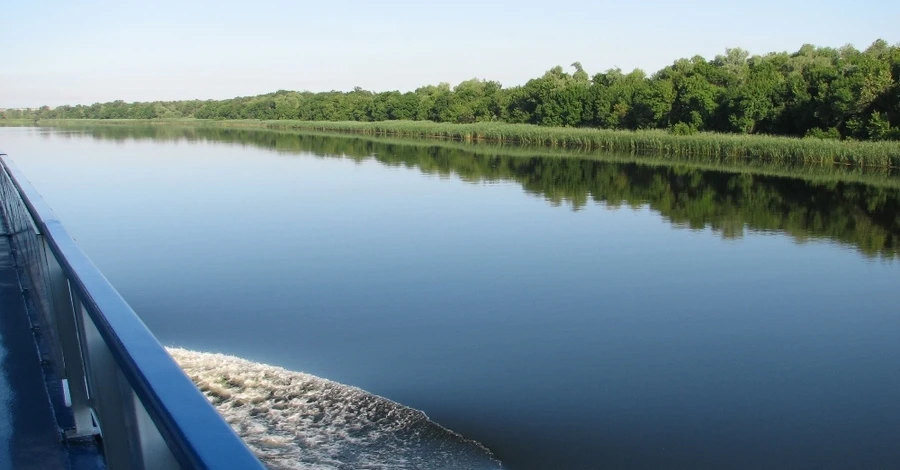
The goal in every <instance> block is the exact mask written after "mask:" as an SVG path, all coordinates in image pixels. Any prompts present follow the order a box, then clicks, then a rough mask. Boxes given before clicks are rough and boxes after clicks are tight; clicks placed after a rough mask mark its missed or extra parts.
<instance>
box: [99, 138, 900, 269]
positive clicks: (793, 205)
mask: <svg viewBox="0 0 900 470" xmlns="http://www.w3.org/2000/svg"><path fill="white" fill-rule="evenodd" d="M83 129H84V130H85V131H86V132H88V133H89V134H90V135H93V136H94V137H95V138H98V139H113V140H126V139H155V140H160V139H162V140H183V139H187V140H203V141H215V142H232V143H241V144H249V145H254V146H257V147H261V148H266V149H273V150H276V151H278V152H282V153H285V154H297V153H312V154H315V155H318V156H320V157H322V158H340V157H336V156H338V155H341V156H343V157H344V158H351V159H353V160H356V161H364V160H369V159H375V160H377V161H379V162H381V163H382V164H385V165H392V166H403V167H407V168H417V169H419V170H420V171H422V172H424V173H426V174H438V175H442V176H451V175H456V176H458V177H460V178H461V179H463V180H465V181H469V182H482V181H516V182H518V183H519V184H521V185H522V187H523V188H524V190H525V191H527V192H529V193H532V194H535V195H539V196H541V197H543V198H545V199H546V200H548V201H549V202H550V203H552V204H554V205H559V204H563V203H566V204H569V205H571V206H572V207H573V208H574V209H580V208H582V207H584V206H586V205H588V204H591V203H595V202H597V203H604V204H605V205H607V206H609V207H620V206H628V207H641V206H644V205H649V207H650V208H651V209H653V210H655V211H657V212H659V213H660V214H661V215H662V216H663V217H665V218H666V219H668V220H669V221H670V222H671V223H672V224H674V225H676V226H679V227H686V228H691V229H702V228H711V229H713V230H715V231H717V232H718V233H720V234H721V235H722V236H723V237H726V238H733V237H740V236H742V235H743V234H744V232H745V230H757V231H780V232H784V233H787V234H789V235H790V236H792V237H793V238H794V239H795V240H797V241H799V242H804V241H807V240H811V239H826V240H833V241H837V242H840V243H844V244H848V245H850V246H853V247H855V248H856V249H858V250H860V251H861V252H862V253H864V254H865V255H867V256H872V257H879V256H880V257H886V258H894V257H896V256H898V255H900V187H897V186H896V185H895V184H893V185H892V184H888V185H873V184H863V183H858V182H853V181H847V180H845V179H843V176H842V175H838V176H840V178H827V177H820V178H816V179H805V178H794V177H783V176H771V175H760V174H755V173H748V172H734V171H720V170H716V169H705V168H698V167H695V166H691V165H687V164H676V165H673V164H671V162H668V163H655V164H651V165H648V164H646V163H644V160H634V159H631V160H630V161H629V160H627V159H628V158H629V157H628V156H622V158H623V160H622V161H615V160H610V159H608V158H604V159H594V158H590V157H589V156H587V155H580V154H579V153H578V152H574V153H566V152H561V153H560V155H562V157H553V156H535V154H536V153H537V151H533V150H528V149H521V148H511V149H509V148H504V147H501V146H487V145H469V144H464V143H453V142H428V141H403V140H400V139H383V138H372V137H342V136H333V135H325V134H298V133H292V132H275V131H266V130H255V129H240V128H205V127H175V126H143V127H126V126H92V127H85V128H83ZM565 157H572V158H565ZM584 157H587V158H584ZM611 158H616V157H615V156H611ZM638 162H640V163H638ZM816 171H823V170H821V169H817V170H816ZM817 176H820V175H819V174H817ZM890 182H892V183H895V182H896V181H895V180H890Z"/></svg>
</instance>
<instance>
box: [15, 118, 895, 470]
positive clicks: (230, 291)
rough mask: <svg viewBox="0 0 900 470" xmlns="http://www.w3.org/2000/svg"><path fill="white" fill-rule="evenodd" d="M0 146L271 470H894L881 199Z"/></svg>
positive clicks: (870, 189)
mask: <svg viewBox="0 0 900 470" xmlns="http://www.w3.org/2000/svg"><path fill="white" fill-rule="evenodd" d="M0 149H3V150H4V151H6V152H7V153H8V154H9V155H10V156H11V157H12V158H13V160H14V161H15V163H16V164H17V165H18V166H19V167H20V169H22V171H23V173H24V174H25V175H26V176H27V177H28V178H29V179H30V180H31V181H32V182H33V183H34V185H35V186H36V187H37V189H38V191H40V192H41V193H42V194H43V196H44V197H45V199H46V200H47V201H48V203H49V204H50V205H51V207H53V208H54V210H55V211H56V212H57V214H58V215H59V217H60V219H61V220H62V221H63V223H64V224H65V225H66V227H67V228H68V229H69V231H70V232H71V233H72V234H73V236H74V237H75V238H76V239H77V241H78V242H79V244H80V245H81V246H82V248H83V249H84V250H85V251H86V252H87V254H88V255H89V256H90V257H91V258H92V259H93V260H94V262H95V263H96V264H97V265H98V266H99V268H100V269H101V271H102V272H103V273H104V274H105V275H106V276H107V277H108V278H109V279H110V281H111V282H112V283H113V285H115V286H116V288H117V289H118V290H119V291H120V292H121V293H122V295H123V296H124V297H125V299H126V300H127V301H128V302H129V303H130V304H131V305H132V306H133V307H134V309H135V311H136V312H137V313H138V314H139V315H140V316H141V318H142V319H143V320H144V322H145V323H146V324H147V325H148V327H149V328H150V330H151V331H152V332H153V333H154V334H155V335H156V336H157V337H158V338H159V339H160V341H161V342H162V343H163V344H164V345H166V346H170V347H173V348H183V349H179V350H175V351H176V354H178V355H180V356H179V357H180V359H179V360H180V361H181V362H183V364H187V365H185V367H186V369H189V368H193V369H191V370H189V372H191V371H193V372H192V375H193V376H194V377H195V380H198V381H200V380H204V379H203V378H204V377H207V375H208V374H212V375H211V376H216V374H223V373H229V374H233V375H234V376H236V377H237V376H240V377H242V378H241V379H240V384H238V385H234V383H237V379H235V381H233V382H234V383H233V384H232V385H234V387H233V389H230V390H219V389H216V386H215V385H214V384H212V385H211V384H207V387H206V388H205V389H204V391H206V392H207V393H208V394H213V395H215V397H212V398H213V401H214V402H216V403H217V404H218V405H219V407H220V409H221V410H223V413H225V414H226V416H227V417H229V420H230V421H231V422H232V424H233V425H235V427H236V428H238V429H239V431H241V432H242V433H243V434H244V435H245V436H250V437H252V438H253V439H254V440H253V442H251V444H252V445H253V446H254V449H255V450H257V451H258V452H260V453H262V454H263V457H264V458H266V459H268V460H267V463H268V464H270V465H272V466H273V467H275V468H497V467H498V466H499V465H501V464H499V463H498V461H499V462H502V467H503V468H509V469H513V470H517V469H543V468H567V469H581V468H584V469H589V468H617V469H653V468H670V469H675V468H684V469H688V468H732V469H737V468H747V469H755V468H892V467H893V466H895V465H896V463H897V462H900V447H898V446H897V442H900V426H898V423H900V399H898V396H897V394H898V391H900V361H898V358H900V341H898V340H897V332H898V331H900V307H898V300H900V291H898V286H900V263H898V259H900V178H898V177H896V176H894V175H885V174H876V175H874V176H869V175H866V174H863V173H861V172H854V171H834V172H831V171H830V170H828V171H820V170H816V169H809V168H799V169H798V168H794V169H778V168H769V167H758V168H749V169H747V168H744V169H741V168H729V167H717V166H715V165H709V164H707V165H704V164H702V163H696V162H693V163H692V162H682V163H678V164H675V165H670V164H665V163H664V162H660V160H656V159H653V158H647V159H639V158H638V159H636V158H632V157H630V156H627V155H595V154H586V153H585V154H582V153H578V152H575V151H572V152H560V155H559V156H556V155H551V153H552V152H550V151H545V150H529V149H521V148H516V147H498V146H475V145H467V144H462V143H453V142H439V141H430V142H429V141H418V142H415V141H412V142H409V141H400V140H397V139H390V138H363V137H355V136H329V135H320V134H300V133H292V132H272V131H265V130H249V129H221V128H219V129H204V128H190V127H166V126H155V127H151V126H143V127H125V126H94V127H87V126H86V127H79V128H55V129H51V128H36V127H32V128H0ZM200 352H203V353H222V354H227V355H228V356H229V357H226V356H215V355H208V354H202V353H200ZM264 364H266V365H264ZM270 366H271V367H270ZM223 371H226V372H223ZM204 374H207V375H204ZM326 379H327V380H326ZM239 388H240V390H238V389H239ZM289 389H290V390H293V391H291V392H290V393H292V394H293V395H291V396H292V397H294V398H296V400H294V401H293V402H291V403H293V404H292V405H291V407H290V408H288V409H287V410H285V409H284V407H283V406H282V407H281V408H279V407H278V406H273V404H272V403H266V402H265V400H268V399H271V397H273V396H277V395H279V394H286V393H288V391H286V390H289ZM216 394H217V395H216ZM235 397H242V398H240V400H242V401H240V402H239V405H243V404H246V403H251V404H254V406H260V407H262V411H259V410H255V411H254V410H253V409H249V408H247V407H243V408H242V409H240V410H238V408H241V407H240V406H235V403H238V402H237V401H236V400H237V398H235ZM248 397H249V398H248ZM253 397H262V398H253ZM267 397H268V398H267ZM298 397H299V398H298ZM254 400H255V401H254ZM311 406H313V407H318V408H316V409H315V410H313V411H310V407H311ZM248 410H249V411H248ZM323 410H324V411H323ZM334 410H338V412H334ZM418 410H420V411H418ZM335 413H337V414H335ZM423 413H424V414H423ZM322 416H326V417H327V419H326V420H325V421H324V422H323V421H322ZM426 416H427V417H426Z"/></svg>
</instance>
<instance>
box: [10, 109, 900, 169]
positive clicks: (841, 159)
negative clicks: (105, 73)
mask: <svg viewBox="0 0 900 470" xmlns="http://www.w3.org/2000/svg"><path fill="white" fill-rule="evenodd" d="M0 122H3V121H0ZM34 123H35V122H32V124H34ZM78 123H80V124H124V125H146V124H169V125H200V126H217V127H248V128H267V129H284V130H303V131H319V132H339V133H350V134H363V135H384V136H396V137H404V138H428V139H444V140H456V141H463V142H488V143H496V144H515V145H524V146H530V147H543V148H550V149H583V150H587V151H607V152H623V153H630V154H634V155H641V156H650V157H653V156H656V157H665V158H673V159H675V160H677V159H684V158H703V159H706V160H708V161H719V162H724V161H733V162H740V161H759V162H763V163H772V164H803V165H822V166H851V167H866V168H882V169H896V168H900V142H893V141H882V142H867V141H841V140H831V139H820V138H793V137H782V136H762V135H738V134H720V133H696V134H690V135H676V134H672V133H669V132H665V131H661V130H655V129H654V130H642V131H628V130H611V129H578V128H559V127H545V126H536V125H530V124H508V123H495V122H481V123H472V124H453V123H435V122H430V121H379V122H356V121H347V122H332V121H293V120H269V121H261V120H202V119H149V120H144V119H65V120H52V119H48V120H38V121H36V124H38V125H50V126H54V125H71V124H78Z"/></svg>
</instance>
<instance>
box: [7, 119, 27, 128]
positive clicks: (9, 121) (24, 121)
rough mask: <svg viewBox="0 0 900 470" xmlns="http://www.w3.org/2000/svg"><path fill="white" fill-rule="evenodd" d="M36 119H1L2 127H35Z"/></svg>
mask: <svg viewBox="0 0 900 470" xmlns="http://www.w3.org/2000/svg"><path fill="white" fill-rule="evenodd" d="M34 123H35V120H34V119H0V127H12V126H16V127H18V126H33V125H34Z"/></svg>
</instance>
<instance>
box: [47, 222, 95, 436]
mask: <svg viewBox="0 0 900 470" xmlns="http://www.w3.org/2000/svg"><path fill="white" fill-rule="evenodd" d="M40 239H41V245H42V246H41V251H42V255H43V256H42V258H43V261H44V266H45V267H46V268H47V290H48V291H49V292H47V294H48V297H49V300H50V309H51V315H52V316H53V322H54V323H55V326H56V334H57V337H58V340H59V348H60V349H61V351H60V353H61V354H60V355H61V356H62V362H63V363H62V364H60V365H59V366H60V367H59V369H58V370H59V371H60V373H61V375H62V378H63V379H64V380H65V382H64V387H67V388H68V392H69V397H70V400H71V407H72V417H73V418H74V420H75V428H74V429H67V430H66V438H67V439H74V438H80V437H86V436H92V435H95V434H97V432H98V430H97V428H96V426H94V420H93V418H92V416H91V402H90V396H89V394H88V389H87V382H86V375H85V370H84V359H83V358H82V355H81V342H80V341H79V338H78V336H79V334H78V330H79V328H78V325H77V323H76V321H75V308H74V305H73V303H72V293H71V292H70V290H69V282H68V280H67V279H66V275H65V273H63V270H62V268H61V267H60V266H59V262H57V261H56V258H55V257H54V256H53V252H51V251H50V247H48V246H47V241H46V240H45V239H44V237H43V236H40Z"/></svg>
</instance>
